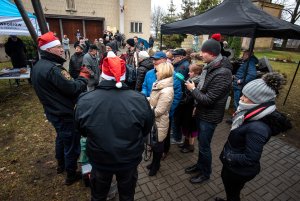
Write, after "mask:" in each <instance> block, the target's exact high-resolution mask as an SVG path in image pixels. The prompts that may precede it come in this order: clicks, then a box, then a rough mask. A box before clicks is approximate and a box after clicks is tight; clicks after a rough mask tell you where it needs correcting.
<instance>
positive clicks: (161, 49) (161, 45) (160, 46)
mask: <svg viewBox="0 0 300 201" xmlns="http://www.w3.org/2000/svg"><path fill="white" fill-rule="evenodd" d="M162 37H163V35H162V33H161V32H160V47H159V49H160V51H162Z"/></svg>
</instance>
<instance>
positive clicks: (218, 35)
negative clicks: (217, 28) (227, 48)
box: [211, 33, 221, 42]
mask: <svg viewBox="0 0 300 201" xmlns="http://www.w3.org/2000/svg"><path fill="white" fill-rule="evenodd" d="M211 38H213V39H215V40H216V41H219V42H220V41H221V34H220V33H215V34H213V35H212V36H211Z"/></svg>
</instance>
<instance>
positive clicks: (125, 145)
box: [75, 51, 154, 201]
mask: <svg viewBox="0 0 300 201" xmlns="http://www.w3.org/2000/svg"><path fill="white" fill-rule="evenodd" d="M125 72H126V67H125V62H124V61H123V60H121V59H120V58H119V57H116V55H115V54H114V53H113V52H112V51H110V52H108V54H107V57H106V58H105V59H104V61H103V65H102V74H101V77H102V78H103V80H102V81H101V82H100V84H99V85H98V86H96V88H95V90H93V91H90V92H88V93H86V94H83V95H81V97H80V98H79V100H78V102H77V105H76V109H75V124H76V128H78V129H79V131H80V133H81V134H82V135H83V136H86V137H87V148H86V149H87V155H88V157H89V161H90V163H91V165H92V172H91V197H92V199H91V200H92V201H96V200H106V197H107V194H108V192H109V188H110V184H111V180H112V176H113V175H114V174H115V175H116V179H117V181H118V192H119V200H121V201H123V200H128V201H133V200H134V192H135V186H136V182H137V177H138V173H137V166H138V164H139V163H140V162H141V160H142V153H143V150H144V140H143V139H144V137H145V136H146V135H147V134H148V133H149V132H150V129H151V127H152V124H153V120H154V115H153V112H152V110H151V108H150V105H149V103H148V101H147V99H146V97H145V96H144V95H142V94H141V93H139V92H137V91H134V90H130V89H129V87H128V86H127V85H126V84H125V83H123V82H121V80H125Z"/></svg>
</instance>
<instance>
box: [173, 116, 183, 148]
mask: <svg viewBox="0 0 300 201" xmlns="http://www.w3.org/2000/svg"><path fill="white" fill-rule="evenodd" d="M171 127H172V133H173V134H172V137H173V139H174V140H176V141H178V142H180V141H181V139H182V133H181V130H180V129H179V128H178V126H177V125H176V123H175V121H174V117H172V118H171Z"/></svg>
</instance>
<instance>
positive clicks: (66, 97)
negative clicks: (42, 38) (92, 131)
mask: <svg viewBox="0 0 300 201" xmlns="http://www.w3.org/2000/svg"><path fill="white" fill-rule="evenodd" d="M64 62H65V60H64V59H63V58H61V57H59V56H57V55H54V54H51V53H49V52H46V51H41V59H40V60H39V61H38V62H37V63H36V64H35V65H34V67H33V69H32V84H33V87H34V90H35V92H36V94H37V96H38V97H39V99H40V101H41V103H42V104H43V107H44V110H45V112H46V113H49V114H52V115H56V116H59V117H66V118H69V117H73V111H74V106H75V101H76V98H77V97H78V95H79V94H80V93H81V92H83V91H84V90H86V84H87V80H86V79H85V78H82V77H79V78H78V79H76V80H74V79H73V78H72V77H71V76H70V74H69V73H68V72H67V71H66V69H65V68H64V67H63V66H62V64H63V63H64Z"/></svg>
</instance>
